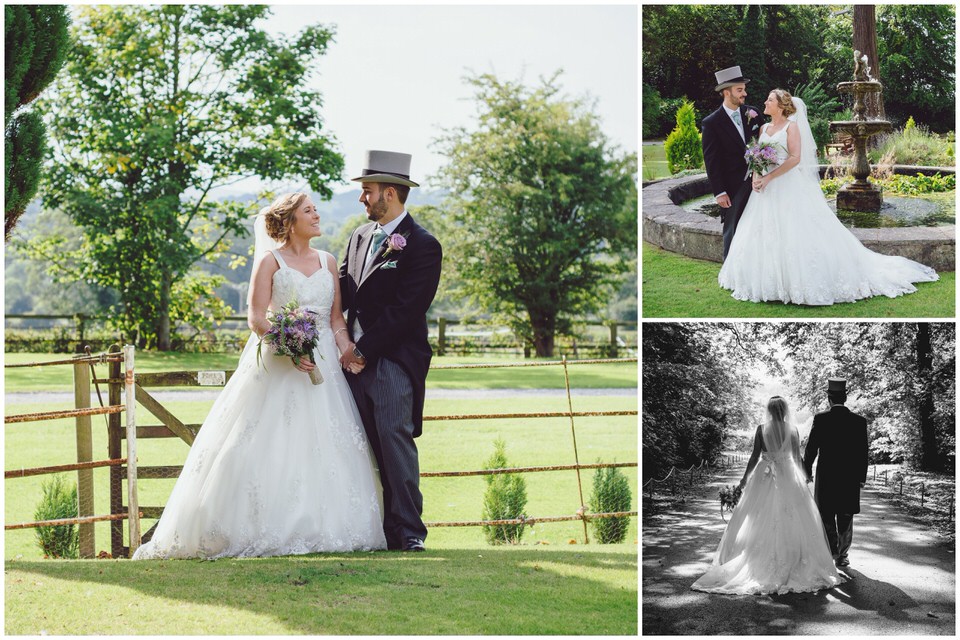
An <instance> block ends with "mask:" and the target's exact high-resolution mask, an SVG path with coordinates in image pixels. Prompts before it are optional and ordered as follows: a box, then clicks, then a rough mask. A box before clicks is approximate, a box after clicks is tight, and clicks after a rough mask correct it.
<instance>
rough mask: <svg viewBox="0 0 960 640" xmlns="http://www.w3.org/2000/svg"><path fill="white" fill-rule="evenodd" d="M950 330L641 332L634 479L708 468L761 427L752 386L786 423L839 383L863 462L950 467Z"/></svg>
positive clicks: (868, 327)
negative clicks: (639, 469)
mask: <svg viewBox="0 0 960 640" xmlns="http://www.w3.org/2000/svg"><path fill="white" fill-rule="evenodd" d="M955 339H956V328H955V325H954V324H953V323H785V324H773V323H766V324H746V323H718V324H699V323H646V324H644V325H643V336H642V343H643V364H642V378H643V382H642V384H643V386H642V394H643V429H642V432H643V457H644V475H645V476H650V475H655V474H661V477H662V475H665V474H666V472H667V471H669V468H670V466H671V465H676V466H679V467H687V466H690V465H691V464H699V463H700V462H701V461H702V460H709V461H713V460H715V459H716V457H717V456H718V455H720V453H722V452H723V451H724V450H725V449H738V448H739V447H740V446H746V445H747V444H748V443H747V442H744V441H743V440H741V439H738V438H739V436H738V432H743V431H746V430H748V429H750V428H752V427H754V426H756V424H758V423H759V420H760V419H762V417H761V416H760V415H757V408H758V407H759V406H760V404H761V402H762V400H759V399H755V398H753V397H752V395H753V391H754V389H756V388H758V385H759V384H760V381H761V380H767V381H772V382H768V386H771V385H772V386H773V387H779V388H781V389H782V392H781V393H783V395H785V396H786V397H787V399H788V402H789V403H790V406H791V408H792V410H793V413H794V415H799V414H812V413H816V412H818V411H824V410H826V409H827V408H828V405H827V397H826V380H827V378H829V377H842V378H845V379H846V380H847V388H848V393H849V396H850V400H849V401H848V404H850V405H852V408H853V409H854V410H855V411H857V412H858V413H860V414H861V415H863V416H864V417H865V418H867V420H868V424H869V434H870V459H871V462H873V463H890V462H893V463H902V464H905V465H907V466H910V467H913V468H918V469H921V470H925V471H950V470H952V469H953V468H954V465H955V452H954V449H955V444H956V434H955V432H954V428H955V409H956V389H955V367H956V362H955V360H956V345H955Z"/></svg>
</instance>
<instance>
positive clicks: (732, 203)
mask: <svg viewBox="0 0 960 640" xmlns="http://www.w3.org/2000/svg"><path fill="white" fill-rule="evenodd" d="M714 75H715V76H716V78H717V86H716V88H715V89H714V90H715V91H717V92H719V93H720V97H721V98H722V99H723V104H722V105H720V108H719V109H717V110H716V111H714V112H713V113H711V114H710V115H708V116H707V117H706V118H704V119H703V122H702V123H701V124H702V126H703V138H702V144H703V162H704V164H705V165H706V168H707V178H708V179H709V180H710V187H711V188H712V189H713V195H714V198H716V201H717V204H718V205H720V222H721V223H722V224H723V259H724V260H726V259H727V253H729V251H730V243H731V242H733V234H734V233H736V231H737V225H738V224H739V223H740V216H741V214H743V208H744V207H745V206H747V200H748V199H749V198H750V179H749V175H748V174H747V162H746V160H744V157H743V154H744V153H746V151H747V143H748V142H749V141H750V139H751V138H755V137H757V136H759V135H760V125H761V124H763V116H762V115H760V113H761V112H760V111H758V110H756V109H754V108H753V107H749V106H746V105H745V104H744V101H745V100H746V99H747V83H748V82H750V81H749V80H747V79H746V78H744V77H743V73H741V71H740V67H729V68H727V69H724V70H722V71H717V72H716V73H715V74H714Z"/></svg>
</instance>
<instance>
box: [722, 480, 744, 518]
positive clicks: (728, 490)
mask: <svg viewBox="0 0 960 640" xmlns="http://www.w3.org/2000/svg"><path fill="white" fill-rule="evenodd" d="M742 494H743V489H741V488H740V485H738V484H736V485H734V484H732V485H730V486H729V487H721V488H720V517H721V518H723V510H724V509H726V510H727V511H733V509H734V508H735V507H736V506H737V503H738V502H740V496H741V495H742ZM724 519H726V518H724Z"/></svg>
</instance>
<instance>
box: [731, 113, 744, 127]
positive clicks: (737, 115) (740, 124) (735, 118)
mask: <svg viewBox="0 0 960 640" xmlns="http://www.w3.org/2000/svg"><path fill="white" fill-rule="evenodd" d="M733 121H734V122H736V123H737V126H738V127H740V128H741V129H742V128H743V121H741V120H740V112H739V111H734V112H733Z"/></svg>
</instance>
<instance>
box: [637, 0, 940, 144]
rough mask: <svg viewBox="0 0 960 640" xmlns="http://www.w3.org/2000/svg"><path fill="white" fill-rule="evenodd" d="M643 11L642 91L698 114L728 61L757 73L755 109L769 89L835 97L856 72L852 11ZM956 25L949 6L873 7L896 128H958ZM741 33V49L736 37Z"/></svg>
mask: <svg viewBox="0 0 960 640" xmlns="http://www.w3.org/2000/svg"><path fill="white" fill-rule="evenodd" d="M642 12H643V13H642V15H643V24H642V29H643V49H642V65H643V82H644V90H645V91H646V90H647V87H648V86H649V87H651V88H652V89H655V90H656V91H657V92H659V94H660V96H661V97H662V99H664V100H670V99H678V98H684V97H686V98H688V99H690V100H693V101H694V102H695V103H696V106H697V111H698V113H700V114H702V115H704V116H705V115H707V114H709V113H711V112H712V111H713V110H714V109H716V108H717V107H718V106H719V103H720V100H719V98H718V97H717V94H716V93H715V92H714V91H713V87H714V86H715V84H716V83H715V81H714V80H715V79H714V76H713V74H714V72H715V71H718V70H720V69H724V68H726V67H729V66H732V65H736V64H739V65H741V67H742V68H743V69H744V71H753V72H754V73H756V74H759V75H757V77H755V78H754V77H751V83H750V84H749V85H747V90H748V92H749V93H750V97H748V99H747V102H748V103H749V102H752V101H755V102H754V103H755V104H759V103H761V102H762V101H763V97H765V96H766V94H767V92H768V91H769V90H770V89H773V88H775V87H779V88H782V89H787V90H788V91H791V92H792V91H794V90H795V89H796V88H797V87H799V86H801V85H810V84H811V83H819V84H822V85H823V86H824V87H825V88H826V90H827V93H828V94H831V95H836V85H837V83H839V82H844V81H848V80H850V79H851V77H852V74H853V11H852V10H851V8H850V7H849V6H836V5H829V6H828V5H747V6H744V5H735V4H720V5H686V4H664V5H646V6H644V7H643V9H642ZM955 22H956V8H955V6H954V5H952V4H937V5H910V4H901V5H877V7H876V35H877V49H878V51H877V56H876V57H877V60H876V61H874V60H871V61H870V65H871V67H873V69H874V71H875V75H877V76H878V77H880V78H881V79H882V82H883V84H884V91H883V102H884V108H885V111H886V115H887V118H888V119H889V120H891V121H893V122H894V123H895V124H896V125H902V124H903V123H905V122H906V120H907V118H908V117H910V116H913V118H914V120H916V121H917V122H918V123H922V124H924V125H926V126H929V127H930V128H931V129H932V130H934V131H938V132H946V131H951V130H953V129H954V127H955V125H954V116H955V104H956V99H955V82H956V78H955V73H954V59H955V57H956V50H955V46H956V35H955ZM704 25H710V28H708V29H705V28H704ZM761 33H762V36H761V35H760V34H761ZM747 34H749V35H750V41H749V42H746V43H742V42H741V41H740V40H739V39H738V37H737V36H738V35H740V36H746V35H747ZM931 43H936V44H935V46H931ZM758 45H760V47H759V48H758ZM758 64H762V65H763V70H762V71H759V70H758V69H757V65H758ZM748 77H750V76H749V75H748ZM760 96H762V97H760ZM844 99H845V100H847V103H846V104H847V106H849V104H850V102H849V100H850V99H849V97H845V98H844ZM644 106H645V108H647V103H646V102H645V103H644ZM658 133H659V134H660V135H663V134H664V133H665V132H658Z"/></svg>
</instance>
